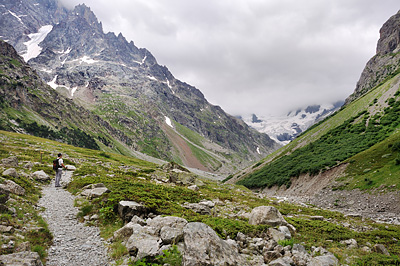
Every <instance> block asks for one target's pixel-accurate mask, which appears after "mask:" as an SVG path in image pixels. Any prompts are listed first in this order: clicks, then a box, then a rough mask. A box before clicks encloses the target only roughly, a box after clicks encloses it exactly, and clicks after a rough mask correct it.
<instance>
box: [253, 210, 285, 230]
mask: <svg viewBox="0 0 400 266" xmlns="http://www.w3.org/2000/svg"><path fill="white" fill-rule="evenodd" d="M249 224H251V225H260V224H266V225H270V226H279V225H287V222H286V221H285V219H284V218H283V216H282V214H281V213H280V212H279V211H278V210H277V209H276V208H275V207H272V206H260V207H256V208H254V209H253V210H252V211H251V213H250V219H249Z"/></svg>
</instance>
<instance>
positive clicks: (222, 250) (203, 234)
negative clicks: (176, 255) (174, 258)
mask: <svg viewBox="0 0 400 266" xmlns="http://www.w3.org/2000/svg"><path fill="white" fill-rule="evenodd" d="M183 232H184V244H185V245H184V247H185V250H184V254H183V260H182V265H183V266H214V265H224V266H232V265H237V266H239V265H240V266H243V265H248V264H247V262H246V261H244V260H243V259H242V257H241V256H240V255H239V253H238V252H237V250H236V249H235V248H233V246H232V245H229V244H228V243H226V242H225V241H223V240H222V239H221V238H219V237H218V235H217V234H216V233H215V232H214V230H212V229H211V227H209V226H208V225H206V224H203V223H188V224H187V225H186V226H185V228H184V229H183Z"/></svg>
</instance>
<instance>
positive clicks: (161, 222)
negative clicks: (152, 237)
mask: <svg viewBox="0 0 400 266" xmlns="http://www.w3.org/2000/svg"><path fill="white" fill-rule="evenodd" d="M187 223H188V222H187V221H186V220H185V219H183V218H180V217H175V216H166V217H162V216H157V217H155V218H154V219H151V220H149V221H147V225H148V226H150V227H153V228H155V231H156V234H159V233H160V231H161V229H162V228H163V227H170V228H176V229H181V230H183V228H184V227H185V226H186V225H187Z"/></svg>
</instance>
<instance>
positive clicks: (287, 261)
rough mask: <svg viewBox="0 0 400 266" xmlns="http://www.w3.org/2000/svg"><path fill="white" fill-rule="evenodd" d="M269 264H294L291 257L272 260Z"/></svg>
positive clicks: (276, 265) (280, 265)
mask: <svg viewBox="0 0 400 266" xmlns="http://www.w3.org/2000/svg"><path fill="white" fill-rule="evenodd" d="M268 265H270V266H291V265H293V260H292V258H290V257H283V258H279V259H276V260H273V261H271V262H270V263H269V264H268Z"/></svg>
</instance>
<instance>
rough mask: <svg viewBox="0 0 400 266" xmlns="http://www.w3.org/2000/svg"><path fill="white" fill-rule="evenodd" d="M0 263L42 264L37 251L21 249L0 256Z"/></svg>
mask: <svg viewBox="0 0 400 266" xmlns="http://www.w3.org/2000/svg"><path fill="white" fill-rule="evenodd" d="M0 265H10V266H11V265H12V266H43V264H42V262H41V260H40V257H39V254H38V253H37V252H30V251H23V252H18V253H13V254H9V255H1V256H0Z"/></svg>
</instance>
